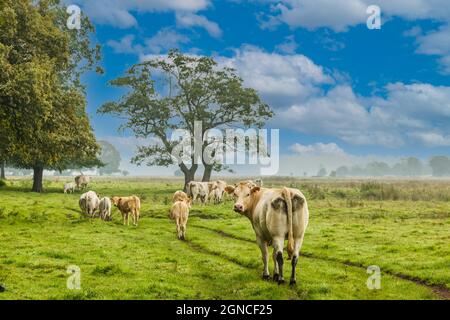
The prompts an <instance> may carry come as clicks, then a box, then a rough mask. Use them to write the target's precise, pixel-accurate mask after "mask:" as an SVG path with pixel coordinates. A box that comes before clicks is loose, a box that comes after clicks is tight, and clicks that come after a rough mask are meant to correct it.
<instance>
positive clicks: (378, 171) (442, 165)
mask: <svg viewBox="0 0 450 320" xmlns="http://www.w3.org/2000/svg"><path fill="white" fill-rule="evenodd" d="M317 175H318V176H322V177H323V176H326V175H327V172H326V170H325V168H323V167H322V168H320V170H319V172H318V174H317ZM329 175H330V176H335V177H358V176H372V177H380V176H402V177H415V176H423V175H432V176H433V177H445V176H450V158H449V157H446V156H434V157H432V158H430V159H429V161H428V162H427V163H424V162H422V161H421V160H419V159H417V158H415V157H408V158H404V159H402V160H401V161H400V162H398V163H396V164H394V165H393V166H390V165H388V164H387V163H385V162H382V161H373V162H370V163H368V164H367V165H366V166H360V165H355V166H341V167H339V168H337V169H336V170H335V171H332V172H330V174H329Z"/></svg>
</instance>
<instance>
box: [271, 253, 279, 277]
mask: <svg viewBox="0 0 450 320" xmlns="http://www.w3.org/2000/svg"><path fill="white" fill-rule="evenodd" d="M272 259H273V281H277V282H278V278H279V277H280V271H279V270H278V263H277V251H276V250H275V249H273V254H272Z"/></svg>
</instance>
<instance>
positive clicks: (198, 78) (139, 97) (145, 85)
mask: <svg viewBox="0 0 450 320" xmlns="http://www.w3.org/2000/svg"><path fill="white" fill-rule="evenodd" d="M111 84H112V85H113V86H117V87H126V88H128V89H129V90H128V91H127V93H126V94H124V95H123V96H122V97H121V98H120V99H119V100H118V101H114V102H109V103H106V104H104V105H103V106H102V107H101V108H100V109H99V112H100V113H103V114H112V115H115V116H118V117H120V118H123V119H124V120H125V122H124V123H123V125H122V126H121V129H131V130H132V131H133V132H134V134H135V136H136V137H138V138H152V140H153V141H154V142H155V143H152V144H150V145H146V146H141V147H139V148H138V150H137V154H136V156H135V157H134V158H133V162H135V163H138V164H141V163H144V162H145V163H147V165H157V166H169V165H171V164H174V163H176V162H175V161H174V158H173V157H171V154H172V151H173V148H174V147H175V145H176V144H177V142H175V141H171V139H170V138H171V133H172V132H173V130H176V129H184V130H187V131H188V132H189V133H190V135H191V137H193V139H195V135H194V131H195V121H200V122H201V129H202V132H201V137H203V135H204V134H205V132H206V131H207V130H209V129H215V128H217V129H223V128H233V127H239V128H249V127H252V126H255V127H262V126H263V124H264V122H265V121H266V120H267V119H269V118H270V117H272V111H271V109H270V107H269V106H268V105H267V104H266V103H264V102H263V101H262V100H261V98H260V97H259V95H258V93H257V92H256V90H254V89H252V88H247V87H245V86H244V84H243V80H242V79H241V78H240V77H239V76H238V75H237V73H236V72H235V70H233V69H231V68H227V67H220V66H218V64H217V63H216V62H215V61H214V59H212V58H211V57H205V56H192V55H185V54H182V53H181V52H180V51H178V50H171V51H170V52H169V53H168V55H167V57H156V58H154V59H151V60H148V61H145V62H143V63H139V64H136V65H134V66H133V67H132V68H130V69H129V70H128V71H127V73H126V75H125V76H123V77H120V78H118V79H115V80H113V81H111ZM201 139H202V141H197V143H199V144H200V145H201V146H202V154H203V151H204V150H205V148H206V147H207V146H208V144H209V143H210V142H209V141H207V140H204V139H203V138H201ZM203 140H204V141H203ZM192 142H193V141H192ZM193 158H194V155H192V156H191V158H190V161H183V162H181V163H177V164H178V165H179V167H180V170H181V171H182V172H183V174H184V176H185V185H186V184H187V183H188V182H189V181H191V180H193V179H194V175H195V173H196V171H197V169H198V164H197V163H195V161H193V160H194V159H193ZM202 164H203V166H204V168H205V169H204V173H203V181H209V179H210V177H211V172H212V171H213V170H215V171H220V170H222V169H223V168H224V166H223V164H222V163H220V162H214V163H207V162H206V161H205V159H204V158H203V157H202Z"/></svg>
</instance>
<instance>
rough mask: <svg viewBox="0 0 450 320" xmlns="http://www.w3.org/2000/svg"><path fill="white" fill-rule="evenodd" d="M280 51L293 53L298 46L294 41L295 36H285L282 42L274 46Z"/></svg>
mask: <svg viewBox="0 0 450 320" xmlns="http://www.w3.org/2000/svg"><path fill="white" fill-rule="evenodd" d="M276 48H277V49H278V50H279V51H281V52H282V53H287V54H294V53H295V51H296V50H297V48H298V43H297V42H296V41H295V37H294V36H293V35H291V36H287V37H286V38H285V41H284V42H283V43H280V44H279V45H277V47H276Z"/></svg>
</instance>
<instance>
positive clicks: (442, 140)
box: [411, 131, 450, 147]
mask: <svg viewBox="0 0 450 320" xmlns="http://www.w3.org/2000/svg"><path fill="white" fill-rule="evenodd" d="M411 136H412V137H413V138H416V139H417V141H419V142H421V143H422V144H423V145H426V146H428V147H448V146H450V135H447V136H444V135H442V134H441V133H438V132H432V131H431V132H415V133H413V134H412V135H411Z"/></svg>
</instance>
